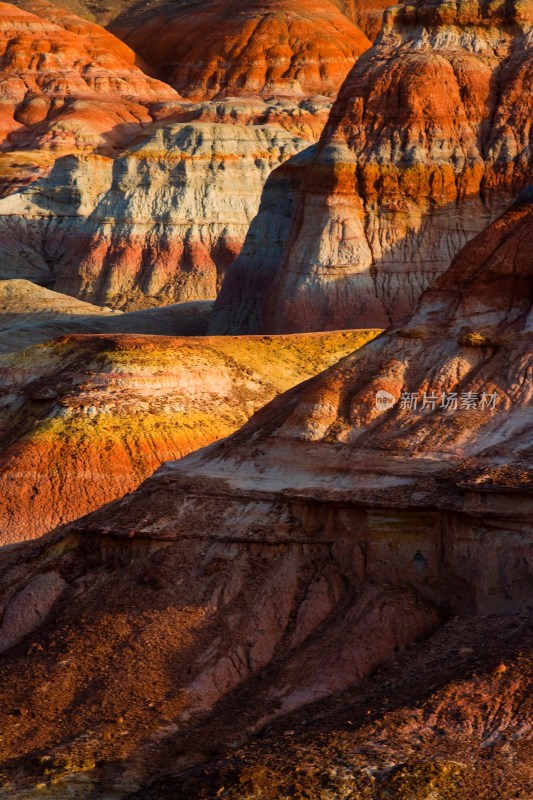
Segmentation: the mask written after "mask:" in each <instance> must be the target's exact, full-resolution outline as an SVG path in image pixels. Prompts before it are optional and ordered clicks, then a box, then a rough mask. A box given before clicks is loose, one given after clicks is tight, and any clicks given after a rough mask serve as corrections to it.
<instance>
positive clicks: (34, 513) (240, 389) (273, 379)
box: [0, 284, 377, 545]
mask: <svg viewBox="0 0 533 800" xmlns="http://www.w3.org/2000/svg"><path fill="white" fill-rule="evenodd" d="M0 288H2V284H0ZM18 296H19V297H20V292H19V293H18ZM78 305H80V304H79V303H78ZM192 305H197V304H192ZM187 311H188V312H189V313H188V315H187V313H186V312H187ZM191 311H192V312H195V311H197V310H196V309H192V310H190V309H185V310H183V309H181V308H178V309H176V308H170V309H166V308H165V309H154V310H153V311H149V312H137V313H132V314H120V313H119V314H109V313H108V314H107V315H106V316H104V317H102V316H101V315H97V314H94V313H93V314H87V313H86V314H85V315H84V316H83V317H81V318H80V317H79V316H77V315H70V316H67V315H63V316H62V317H61V318H59V319H58V318H57V316H56V317H55V318H54V319H53V320H52V323H51V322H50V320H48V322H47V323H46V322H43V323H42V325H43V326H45V325H47V326H48V327H47V330H48V331H49V332H50V325H51V324H52V325H53V326H55V327H56V328H57V329H58V330H61V329H63V330H64V331H68V330H69V329H70V330H76V324H77V326H78V328H79V327H81V326H82V325H84V326H85V327H86V328H87V329H89V330H90V329H91V327H92V328H93V330H94V329H95V328H96V329H98V326H100V327H102V328H104V330H105V323H108V327H109V328H111V329H112V328H118V329H119V330H120V329H122V330H127V328H128V323H129V327H134V328H135V327H136V328H137V331H138V332H139V329H141V330H143V329H144V331H143V332H144V333H145V334H146V333H147V332H148V331H149V330H150V324H152V325H155V326H156V327H157V328H158V329H159V331H160V332H161V330H164V327H165V326H164V325H163V324H162V322H166V327H167V328H169V327H170V326H171V325H174V326H176V325H177V324H178V323H179V321H180V314H181V324H182V327H184V323H186V322H187V321H188V323H189V326H191V322H193V320H192V319H191V317H192V314H191ZM162 312H163V313H164V316H163V319H161V315H162ZM95 317H96V319H95ZM196 317H197V314H196ZM204 320H205V315H204ZM194 324H196V325H197V324H198V321H197V319H196V322H195V323H194ZM82 329H83V328H82ZM34 331H35V325H34V326H33V328H32V329H31V331H30V332H31V333H33V332H34ZM17 332H18V331H17V328H15V330H14V331H11V333H12V335H13V333H14V334H15V335H16V334H17ZM376 333H377V332H376V331H374V332H370V331H354V332H344V333H334V334H319V335H311V336H306V335H304V336H288V337H287V336H284V337H273V338H272V337H252V338H245V339H242V338H240V337H239V338H220V339H212V338H177V337H168V336H162V335H159V336H148V335H110V334H107V335H101V336H98V335H90V336H89V335H83V336H80V335H69V336H63V337H61V338H59V339H57V340H55V341H53V342H49V343H47V344H41V345H39V346H36V347H32V348H29V349H27V350H24V351H23V352H19V353H12V354H10V355H6V356H3V357H0V387H1V389H2V391H1V392H0V394H1V399H0V451H1V452H0V545H4V544H6V543H8V542H14V541H20V540H23V539H31V538H35V537H36V536H40V535H42V534H43V533H46V532H47V531H49V530H51V529H52V528H54V527H55V526H56V525H58V524H60V523H65V522H69V521H70V520H73V519H75V518H76V517H79V516H82V515H83V514H86V513H87V512H89V511H92V510H93V509H96V508H99V507H100V506H102V505H104V504H105V503H108V502H110V501H111V500H114V499H116V498H117V497H122V496H123V495H124V494H126V492H130V491H132V490H133V489H135V488H136V487H137V486H138V485H139V484H140V483H141V482H142V481H143V480H144V479H145V478H146V477H148V476H149V475H150V474H151V473H152V472H153V471H154V470H155V469H156V468H157V467H159V466H160V465H161V463H162V462H163V461H166V460H168V459H175V458H179V457H180V456H183V455H185V454H187V453H190V452H191V451H192V450H196V449H198V448H199V447H203V446H204V445H206V444H210V443H211V442H213V441H214V440H215V439H220V438H222V437H223V436H227V435H228V434H229V433H232V432H233V431H234V430H236V429H237V428H239V427H240V426H241V425H243V424H244V422H246V420H247V419H248V418H249V417H250V416H251V415H252V414H253V413H254V412H255V411H256V410H257V409H258V408H259V407H261V406H262V405H264V403H265V402H267V401H268V400H270V399H272V398H273V397H275V396H276V395H277V394H279V393H280V392H283V391H285V390H286V389H288V388H290V387H292V386H294V385H295V384H296V383H299V382H301V381H302V380H306V379H307V378H310V377H312V376H313V375H316V374H317V373H318V372H320V371H321V370H322V369H324V368H325V367H327V366H329V365H330V364H332V363H334V362H335V361H337V360H338V359H339V358H341V357H342V356H344V355H346V354H347V353H349V352H351V351H352V350H353V349H354V348H356V347H359V346H361V345H362V344H364V343H366V342H367V341H368V340H369V339H370V338H372V336H375V335H376ZM1 343H2V335H1V334H0V346H1Z"/></svg>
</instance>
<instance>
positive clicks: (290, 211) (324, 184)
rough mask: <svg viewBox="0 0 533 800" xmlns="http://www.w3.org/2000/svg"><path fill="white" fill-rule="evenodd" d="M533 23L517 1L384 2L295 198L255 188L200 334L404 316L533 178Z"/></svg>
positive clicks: (380, 322)
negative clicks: (251, 210) (239, 250)
mask: <svg viewBox="0 0 533 800" xmlns="http://www.w3.org/2000/svg"><path fill="white" fill-rule="evenodd" d="M532 26H533V8H532V7H531V4H529V3H524V2H522V0H510V2H506V3H499V2H498V3H493V2H492V1H491V2H489V1H488V0H487V1H486V2H479V3H471V2H469V0H458V2H455V3H449V2H445V0H430V1H429V2H415V3H408V4H407V3H403V4H402V5H398V6H393V7H392V8H390V9H388V10H387V11H386V12H385V17H384V27H383V31H382V34H381V36H380V37H379V39H378V40H377V42H376V44H375V45H374V47H373V48H372V49H371V50H369V51H367V52H366V53H365V54H364V55H363V56H362V57H361V58H360V59H359V61H358V62H357V64H356V66H355V67H354V69H353V70H352V72H351V73H350V75H349V77H348V78H347V79H346V81H345V83H344V85H343V87H342V89H341V92H340V94H339V97H338V100H337V102H336V103H335V106H334V108H333V110H332V113H331V116H330V120H329V123H328V125H327V127H326V129H325V131H324V134H323V136H322V138H321V140H320V143H319V146H318V148H317V149H316V152H315V153H314V155H313V158H312V159H311V161H310V164H309V165H308V167H307V168H306V169H305V170H303V171H300V174H301V175H302V178H301V180H300V182H299V184H298V186H294V188H293V198H294V199H293V201H291V202H288V201H287V200H286V199H285V198H280V197H279V194H278V192H277V187H278V185H279V182H276V181H273V183H272V187H268V186H267V187H266V190H265V194H264V197H263V200H262V206H261V208H262V211H261V212H260V214H259V216H258V218H257V219H256V220H255V221H254V223H253V224H252V226H251V229H250V233H249V236H250V240H251V244H250V246H249V247H248V246H247V244H245V245H244V249H243V255H242V256H241V257H240V258H239V259H238V260H237V261H236V262H235V263H234V265H233V268H232V271H231V272H230V274H229V277H228V280H227V282H226V284H225V286H224V288H223V290H222V293H221V296H220V297H219V301H218V302H217V304H216V306H215V315H214V319H213V325H212V331H213V332H214V333H228V332H233V333H235V332H241V333H242V332H252V331H255V332H259V331H261V332H289V331H298V330H318V329H324V328H332V329H335V328H343V327H347V328H349V327H353V326H355V325H361V326H364V325H367V324H372V325H386V324H388V323H389V322H391V321H395V320H398V319H400V318H401V317H403V316H404V315H405V314H406V313H408V312H409V311H410V310H411V309H412V308H413V306H414V304H415V303H416V300H417V298H418V296H419V295H420V294H421V292H422V291H423V289H424V288H426V287H427V286H428V285H429V284H431V283H432V281H433V280H434V279H435V278H436V277H437V276H438V275H439V274H440V273H441V272H442V271H443V270H444V269H445V268H446V267H447V266H448V264H449V262H450V259H451V258H452V257H453V255H454V254H455V253H457V252H458V251H459V250H460V248H461V247H462V246H463V245H464V244H465V243H466V242H467V241H468V240H469V239H471V238H472V237H473V236H474V235H475V234H476V233H477V232H479V231H480V230H482V229H483V228H484V227H485V226H486V225H487V224H488V223H489V222H490V221H491V220H492V219H494V218H495V217H496V216H497V215H498V214H500V213H501V212H502V210H503V207H504V205H505V204H507V203H508V202H509V201H510V199H511V197H512V196H514V194H515V193H516V192H517V191H518V190H520V189H521V188H523V187H524V186H525V185H527V184H528V183H529V182H531V180H532V173H533V157H532V153H531V144H530V134H529V128H530V125H529V121H530V118H531V114H532V110H533V109H532V95H531V92H530V90H529V84H530V80H531V71H532V69H533V50H532V47H531V41H532ZM299 163H300V162H299V161H296V164H299ZM283 170H284V172H285V173H287V172H289V171H290V164H287V165H286V166H285V167H283ZM297 171H298V170H297ZM292 174H296V173H295V172H294V171H293V173H292ZM262 214H263V215H266V222H265V220H263V219H262ZM272 223H273V224H272ZM272 240H273V241H274V242H276V243H281V245H282V246H281V247H277V250H276V249H275V250H274V254H272V252H271V249H270V246H271V245H270V243H271V241H272ZM250 253H252V255H250ZM272 256H274V257H272Z"/></svg>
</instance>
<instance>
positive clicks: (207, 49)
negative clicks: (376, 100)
mask: <svg viewBox="0 0 533 800" xmlns="http://www.w3.org/2000/svg"><path fill="white" fill-rule="evenodd" d="M111 27H112V30H113V31H114V32H115V33H116V34H117V35H118V36H119V37H120V38H121V39H122V40H123V41H125V42H127V43H128V44H129V45H130V46H131V47H133V49H134V50H135V51H136V52H138V53H139V54H140V55H141V57H142V58H143V59H144V60H145V61H146V62H147V63H148V64H150V65H152V66H153V67H154V69H156V70H157V74H158V75H159V76H160V77H161V78H162V79H163V80H165V81H166V82H167V83H169V84H170V85H171V86H174V87H175V88H176V89H177V91H179V92H180V93H182V94H183V95H184V96H185V97H188V98H190V99H192V100H199V99H212V98H220V97H233V96H235V95H242V94H248V95H265V96H269V97H272V96H289V97H309V96H313V95H320V94H325V95H330V96H333V97H334V96H335V95H336V94H337V92H338V90H339V87H340V85H341V84H342V81H343V80H344V78H345V77H346V75H347V74H348V72H349V70H350V68H351V67H352V66H353V64H354V63H355V61H356V60H357V58H358V57H359V56H360V55H361V53H363V52H364V51H365V50H366V49H367V48H368V47H369V46H370V41H369V40H368V39H367V37H366V36H365V35H364V33H363V32H362V31H361V29H360V28H358V27H357V25H355V24H354V23H353V22H350V21H349V20H348V18H347V17H346V16H344V15H343V14H342V13H341V11H340V10H339V9H338V8H337V7H336V6H335V5H334V4H333V3H331V2H329V0H316V1H315V2H313V3H311V4H309V3H306V2H302V0H267V2H262V3H258V2H256V0H238V1H237V2H231V3H227V2H224V0H217V2H215V3H204V4H201V5H197V6H188V5H185V7H184V8H183V7H182V8H178V9H176V8H175V6H167V7H166V8H165V7H163V8H161V13H160V15H158V14H157V13H154V12H153V11H151V12H150V13H146V14H145V18H144V19H139V18H134V19H133V20H131V21H130V20H129V19H128V18H127V17H125V18H123V19H122V20H120V21H118V22H117V23H115V24H114V25H112V26H111Z"/></svg>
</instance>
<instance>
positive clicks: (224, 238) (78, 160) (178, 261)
mask: <svg viewBox="0 0 533 800" xmlns="http://www.w3.org/2000/svg"><path fill="white" fill-rule="evenodd" d="M306 146H307V142H305V141H304V140H303V139H301V138H300V137H298V136H295V135H294V134H292V133H290V132H288V131H285V130H283V129H282V128H280V126H278V125H269V124H267V125H253V124H251V125H247V124H243V125H239V124H230V123H221V122H215V121H212V122H207V121H206V122H203V121H202V122H201V121H198V122H187V123H174V124H170V123H167V124H166V125H164V126H163V127H159V128H158V129H157V130H155V131H154V132H153V133H152V134H151V135H147V136H146V137H145V138H144V140H142V141H141V142H140V143H139V144H137V145H135V146H134V147H132V148H130V149H129V150H127V151H125V152H123V153H122V154H121V155H120V156H119V157H117V158H115V159H111V158H105V157H103V156H94V155H88V156H71V157H66V158H63V159H60V160H58V161H57V162H56V165H55V167H54V170H53V171H52V173H51V174H50V175H49V176H48V178H46V179H43V180H42V181H38V182H36V183H34V184H32V185H31V186H29V187H28V188H27V189H25V190H24V191H22V192H19V193H18V194H16V195H11V196H9V197H8V198H5V199H4V200H0V215H1V217H0V242H1V248H2V255H1V256H0V276H2V277H4V278H27V279H29V280H33V281H37V282H38V283H43V284H46V285H48V286H50V287H52V288H54V289H55V290H56V291H59V292H63V293H67V294H71V295H73V296H76V297H79V298H82V299H83V300H87V301H89V302H92V303H96V304H104V305H110V306H113V307H118V308H129V309H132V308H142V307H147V306H155V305H168V304H170V303H175V302H179V301H186V300H199V299H208V298H209V299H214V297H216V294H217V291H218V289H219V288H220V285H221V282H222V279H223V277H224V275H225V273H226V271H227V269H228V267H229V265H230V264H231V263H232V262H233V260H234V258H235V257H236V255H237V254H238V253H239V251H240V248H241V246H242V242H243V240H244V238H245V236H246V231H247V228H248V225H249V222H250V220H251V219H252V218H253V216H254V215H255V214H256V212H257V208H258V204H259V198H260V195H261V190H262V187H263V184H264V182H265V181H266V178H267V176H268V175H269V173H270V172H271V170H272V169H273V168H275V167H277V166H278V165H279V164H281V163H282V162H283V161H284V160H286V159H287V158H289V157H290V156H292V155H293V154H294V153H297V152H299V151H300V150H302V149H304V148H305V147H306Z"/></svg>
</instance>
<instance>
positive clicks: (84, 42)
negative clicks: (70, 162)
mask: <svg viewBox="0 0 533 800" xmlns="http://www.w3.org/2000/svg"><path fill="white" fill-rule="evenodd" d="M134 62H135V55H134V53H133V52H132V51H131V50H130V49H129V48H127V47H126V46H125V45H124V44H123V43H122V42H119V41H118V40H117V39H116V38H115V37H114V36H111V35H110V34H108V33H107V32H106V31H103V30H101V29H99V28H98V26H97V25H90V24H89V23H86V22H85V21H83V20H80V21H79V26H78V28H77V29H76V24H75V23H74V21H73V17H72V16H70V17H68V22H65V23H64V27H62V26H60V25H57V24H54V23H53V22H51V21H49V20H47V19H43V18H40V17H37V16H35V15H34V14H30V13H27V12H25V11H22V10H21V9H18V8H16V7H15V6H12V5H9V4H7V3H2V5H1V6H0V71H1V75H2V78H1V83H2V88H1V94H2V103H1V109H0V171H1V176H0V177H1V181H0V190H1V191H2V192H3V193H6V192H8V191H12V190H13V188H14V187H17V186H20V185H21V184H24V183H25V182H28V181H30V180H32V179H35V177H37V176H38V175H39V174H42V173H43V172H45V171H46V170H47V168H50V166H51V165H52V164H53V162H54V160H55V158H56V157H57V156H58V155H60V154H61V153H65V152H73V151H74V152H76V151H79V150H85V151H86V150H92V151H94V150H97V151H99V152H101V153H107V154H111V153H114V152H116V150H117V148H120V147H123V146H124V144H125V143H126V142H128V141H129V140H131V139H132V138H133V137H134V136H135V135H136V134H137V133H138V132H139V131H140V130H141V129H142V128H143V127H145V126H146V125H148V124H150V123H152V121H153V119H154V117H155V116H157V106H158V104H161V103H163V102H164V101H169V100H178V99H179V97H178V96H177V94H176V93H175V92H174V91H173V90H172V89H171V88H170V87H169V86H167V85H165V84H163V83H161V82H160V81H156V80H154V79H152V78H149V77H148V76H147V75H145V74H144V73H143V72H141V70H140V69H139V68H138V67H136V66H135V63H134Z"/></svg>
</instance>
